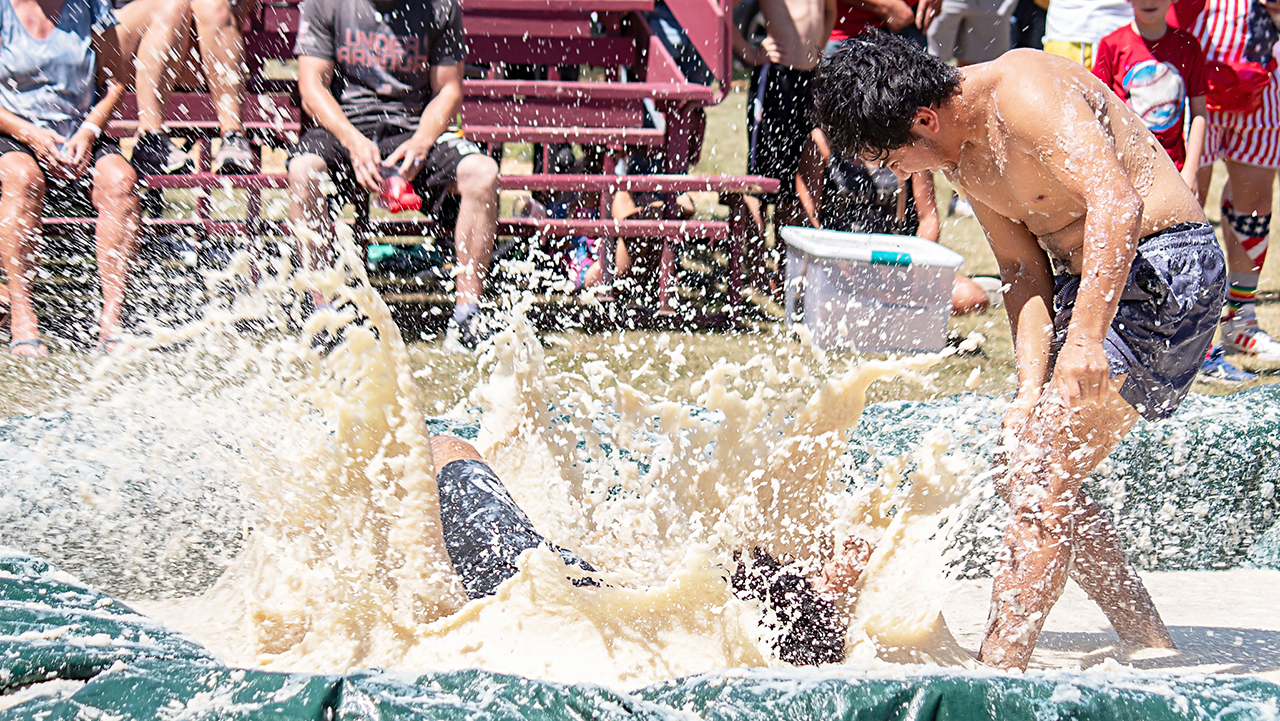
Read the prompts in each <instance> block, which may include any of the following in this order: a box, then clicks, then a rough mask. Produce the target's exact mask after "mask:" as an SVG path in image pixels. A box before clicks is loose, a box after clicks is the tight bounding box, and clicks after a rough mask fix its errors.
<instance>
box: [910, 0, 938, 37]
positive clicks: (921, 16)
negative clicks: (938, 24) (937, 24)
mask: <svg viewBox="0 0 1280 721" xmlns="http://www.w3.org/2000/svg"><path fill="white" fill-rule="evenodd" d="M940 10H942V0H920V4H919V5H916V27H918V28H920V32H927V31H928V30H929V26H930V25H932V24H933V19H934V18H936V17H938V12H939V11H940Z"/></svg>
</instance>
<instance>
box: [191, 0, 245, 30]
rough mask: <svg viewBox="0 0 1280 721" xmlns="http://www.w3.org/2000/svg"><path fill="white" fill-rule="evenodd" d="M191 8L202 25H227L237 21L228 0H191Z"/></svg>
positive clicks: (198, 23) (198, 22)
mask: <svg viewBox="0 0 1280 721" xmlns="http://www.w3.org/2000/svg"><path fill="white" fill-rule="evenodd" d="M191 10H192V12H193V13H195V18H196V23H197V25H198V26H200V27H225V26H229V25H233V24H234V22H235V15H233V14H232V12H231V3H229V2H227V0H191Z"/></svg>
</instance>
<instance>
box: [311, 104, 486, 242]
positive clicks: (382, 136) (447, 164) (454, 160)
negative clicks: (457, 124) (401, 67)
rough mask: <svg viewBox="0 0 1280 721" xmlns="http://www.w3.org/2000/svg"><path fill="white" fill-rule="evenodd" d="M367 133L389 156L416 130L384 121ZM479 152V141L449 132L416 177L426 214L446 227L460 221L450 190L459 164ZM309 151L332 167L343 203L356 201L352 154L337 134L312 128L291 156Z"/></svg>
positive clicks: (382, 153)
mask: <svg viewBox="0 0 1280 721" xmlns="http://www.w3.org/2000/svg"><path fill="white" fill-rule="evenodd" d="M365 135H366V137H369V138H370V139H371V140H373V141H374V142H376V143H377V144H378V153H379V154H381V155H382V157H383V158H386V157H387V156H389V155H391V153H393V152H395V149H396V148H398V147H400V145H402V144H403V143H404V142H405V141H407V140H409V138H411V137H413V131H411V130H407V129H405V128H404V126H402V125H397V124H394V123H385V122H380V123H378V125H377V127H376V128H375V129H374V132H373V135H369V134H368V133H366V134H365ZM479 152H481V151H480V148H479V147H478V146H477V145H476V144H475V143H473V142H471V141H470V140H467V139H466V138H462V137H458V135H457V134H456V133H445V134H444V135H441V136H440V138H439V139H437V140H436V143H435V145H433V146H431V152H430V153H428V154H427V159H426V164H425V166H424V167H423V168H422V170H420V171H419V172H418V175H417V177H415V178H414V179H413V191H414V192H415V193H417V194H418V195H419V196H421V197H422V212H423V214H425V215H428V216H430V217H432V218H435V219H436V220H437V221H438V222H439V223H440V224H441V225H443V226H445V227H446V228H452V227H453V226H454V225H455V224H456V223H457V222H458V196H457V195H455V194H453V193H450V192H449V189H450V188H451V187H452V186H453V181H455V180H457V178H458V164H459V163H461V162H462V159H463V158H465V157H467V156H468V155H474V154H476V153H479ZM307 153H311V154H313V155H319V156H320V157H321V158H322V159H323V160H324V163H325V165H326V166H327V167H328V168H329V175H330V176H331V177H332V178H333V182H334V185H336V186H337V188H338V194H337V196H336V197H335V198H334V200H335V201H336V202H337V203H339V204H341V203H348V202H352V200H353V199H354V197H355V191H356V187H357V183H356V174H355V169H354V168H353V167H352V165H351V154H350V153H349V152H347V148H346V146H344V145H343V144H342V143H341V142H340V141H339V140H338V138H337V136H335V135H334V134H333V133H331V132H329V131H328V130H325V129H324V128H318V127H317V128H309V129H308V130H306V131H305V132H303V133H302V137H301V138H299V139H298V144H297V145H295V146H294V147H293V151H292V152H291V153H290V154H289V157H290V159H292V158H296V157H298V156H299V155H304V154H307Z"/></svg>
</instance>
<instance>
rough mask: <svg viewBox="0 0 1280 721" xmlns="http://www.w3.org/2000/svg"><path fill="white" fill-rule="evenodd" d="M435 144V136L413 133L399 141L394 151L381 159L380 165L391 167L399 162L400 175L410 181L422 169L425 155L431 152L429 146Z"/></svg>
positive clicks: (425, 159) (425, 160) (425, 158)
mask: <svg viewBox="0 0 1280 721" xmlns="http://www.w3.org/2000/svg"><path fill="white" fill-rule="evenodd" d="M435 144H436V141H435V138H428V137H425V136H423V135H422V134H421V133H414V134H413V137H411V138H409V139H408V140H406V141H404V142H403V143H401V144H400V147H398V148H396V149H395V152H393V153H391V155H389V156H387V159H386V160H384V161H382V166H383V167H385V168H392V167H395V165H396V164H397V163H399V164H400V168H399V173H400V177H402V178H404V179H405V180H408V181H412V180H413V179H414V178H416V177H418V173H419V172H421V171H422V166H423V165H424V164H426V162H427V155H429V154H430V153H431V148H432V147H434V146H435Z"/></svg>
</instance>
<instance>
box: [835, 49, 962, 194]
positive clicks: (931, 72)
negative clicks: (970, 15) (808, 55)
mask: <svg viewBox="0 0 1280 721" xmlns="http://www.w3.org/2000/svg"><path fill="white" fill-rule="evenodd" d="M959 87H960V72H959V71H958V70H956V69H955V68H953V67H951V66H949V65H947V64H945V63H943V62H942V61H940V60H938V59H937V58H936V57H934V56H932V55H929V54H927V53H925V52H923V51H921V50H919V49H918V48H917V47H916V46H914V45H912V44H911V43H909V42H907V41H906V40H904V39H902V38H900V37H898V36H896V35H890V34H888V33H884V32H881V31H878V30H873V31H871V32H869V33H867V34H866V35H864V36H862V37H861V38H860V39H858V40H850V41H848V42H846V43H845V44H844V46H843V47H841V48H840V49H839V50H838V51H836V52H835V53H833V54H831V55H829V56H828V57H826V58H824V59H823V61H822V64H821V65H820V66H819V68H818V81H817V83H816V87H815V90H814V116H815V119H816V121H817V124H818V127H820V128H822V130H823V132H824V133H826V135H827V139H828V140H829V141H830V143H831V146H832V150H834V151H835V152H836V153H838V154H840V155H846V156H854V157H857V158H860V159H862V160H867V161H884V162H886V164H888V165H889V166H890V167H892V168H894V170H895V171H900V172H914V171H917V170H925V169H926V167H924V166H930V165H932V163H931V162H930V161H931V160H932V158H930V157H929V156H930V155H931V153H930V152H929V150H930V148H929V147H928V146H929V139H928V138H927V137H924V136H922V135H921V134H920V133H919V132H917V126H918V125H921V124H922V121H923V124H924V125H925V126H928V128H929V129H932V130H935V131H936V123H937V116H936V114H935V113H933V111H934V110H936V109H937V108H938V107H940V106H942V105H943V104H944V103H946V102H947V101H948V100H949V99H950V98H951V96H952V95H954V94H955V93H956V91H957V90H958V89H959ZM922 110H923V111H928V112H924V113H922ZM922 129H923V128H922ZM916 146H919V147H918V148H917V147H916ZM904 149H906V150H905V151H904ZM912 149H918V150H920V151H922V152H920V153H913V152H910V150H912ZM917 155H918V156H920V157H915V156H917ZM898 156H901V157H898ZM916 165H920V166H921V167H912V166H916Z"/></svg>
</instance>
